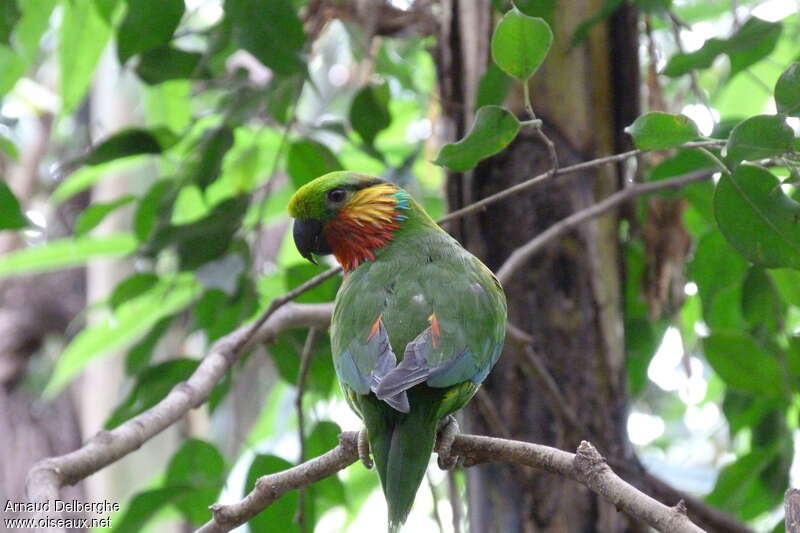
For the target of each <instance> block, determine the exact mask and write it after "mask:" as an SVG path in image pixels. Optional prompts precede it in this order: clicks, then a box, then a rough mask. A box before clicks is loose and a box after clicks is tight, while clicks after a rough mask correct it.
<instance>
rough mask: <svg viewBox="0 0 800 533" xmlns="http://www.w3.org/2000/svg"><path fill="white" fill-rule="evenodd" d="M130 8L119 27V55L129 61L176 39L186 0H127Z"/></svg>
mask: <svg viewBox="0 0 800 533" xmlns="http://www.w3.org/2000/svg"><path fill="white" fill-rule="evenodd" d="M127 1H128V11H127V12H126V13H125V18H124V19H123V20H122V23H121V24H120V26H119V28H118V29H117V57H119V62H120V63H121V64H125V62H126V61H127V60H128V59H130V58H131V57H133V56H135V55H136V54H140V53H142V52H146V51H147V50H152V49H153V48H156V47H158V46H161V45H163V44H167V43H168V42H169V41H170V40H171V39H172V34H173V33H174V32H175V29H176V28H177V27H178V24H179V23H180V21H181V17H183V12H184V9H185V6H184V3H183V0H127Z"/></svg>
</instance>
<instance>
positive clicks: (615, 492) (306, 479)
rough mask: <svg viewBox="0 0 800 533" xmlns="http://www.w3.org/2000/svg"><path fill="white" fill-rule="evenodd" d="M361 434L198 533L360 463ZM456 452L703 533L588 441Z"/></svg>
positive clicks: (274, 477) (657, 522)
mask: <svg viewBox="0 0 800 533" xmlns="http://www.w3.org/2000/svg"><path fill="white" fill-rule="evenodd" d="M357 441H358V434H357V433H355V432H346V433H342V434H341V435H340V436H339V442H340V443H339V445H338V446H337V447H336V448H334V449H333V450H331V451H329V452H327V453H326V454H324V455H321V456H319V457H316V458H315V459H312V460H310V461H307V462H305V463H302V464H299V465H297V466H295V467H293V468H290V469H288V470H284V471H283V472H277V473H275V474H270V475H266V476H263V477H261V478H259V479H258V481H256V486H255V487H254V488H253V490H252V491H250V493H249V494H247V495H246V496H245V497H244V499H242V500H241V501H239V502H237V503H234V504H230V505H220V504H215V505H212V506H211V511H212V513H213V518H212V519H211V520H210V521H209V522H207V523H206V524H205V525H203V526H202V527H201V528H200V529H198V530H197V533H224V532H227V531H231V530H232V529H234V528H235V527H237V526H239V525H241V524H244V523H245V522H247V521H248V520H249V519H251V518H252V517H254V516H255V515H256V514H258V513H259V512H261V511H262V510H263V509H264V508H266V507H267V506H269V505H270V504H272V503H273V502H274V501H275V500H277V499H278V498H280V497H281V496H282V495H283V494H285V493H286V492H288V491H290V490H296V489H299V488H301V487H305V486H307V485H309V484H311V483H315V482H317V481H319V480H321V479H323V478H325V477H327V476H331V475H334V474H335V473H336V472H338V471H339V470H343V469H344V468H346V467H348V466H349V465H351V464H353V463H354V462H356V461H357V460H358V450H357ZM452 452H453V453H454V454H457V455H459V456H462V457H465V458H466V459H467V463H468V464H470V465H475V464H479V463H485V462H505V463H512V464H517V465H523V466H529V467H532V468H537V469H539V470H545V471H547V472H552V473H554V474H558V475H562V476H564V477H567V478H570V479H573V480H575V481H577V482H578V483H581V484H583V485H585V486H586V487H588V488H589V489H591V490H592V491H594V492H596V493H597V494H599V495H601V496H603V497H604V498H606V499H607V500H608V501H610V502H611V503H613V504H614V505H616V506H617V508H618V509H620V510H622V511H624V512H625V513H627V514H628V515H630V516H632V517H634V518H637V519H639V520H641V521H643V522H646V523H647V524H649V525H650V526H652V527H654V528H656V529H657V530H659V531H665V532H670V533H701V532H702V531H703V530H702V529H700V528H699V527H697V526H696V525H694V524H693V523H692V522H691V520H689V518H688V517H687V516H686V507H685V505H684V504H683V502H682V501H679V502H676V505H675V506H674V507H668V506H666V505H664V504H662V503H660V502H658V501H656V500H654V499H653V498H651V497H650V496H648V495H646V494H644V493H643V492H640V491H638V490H637V489H636V488H634V487H633V486H631V485H629V484H628V483H626V482H625V481H624V480H623V479H622V478H620V477H619V476H617V475H616V474H615V473H614V472H613V471H612V470H611V468H609V466H608V464H606V461H605V459H604V458H603V457H602V456H601V455H600V454H599V453H598V452H597V450H596V449H595V448H594V446H592V445H591V444H589V443H588V442H586V441H584V442H582V443H581V445H580V446H579V447H578V451H577V453H575V454H572V453H569V452H565V451H562V450H558V449H556V448H551V447H549V446H542V445H540V444H532V443H528V442H521V441H514V440H507V439H499V438H494V437H482V436H477V435H458V436H457V437H456V439H455V441H454V442H453V447H452Z"/></svg>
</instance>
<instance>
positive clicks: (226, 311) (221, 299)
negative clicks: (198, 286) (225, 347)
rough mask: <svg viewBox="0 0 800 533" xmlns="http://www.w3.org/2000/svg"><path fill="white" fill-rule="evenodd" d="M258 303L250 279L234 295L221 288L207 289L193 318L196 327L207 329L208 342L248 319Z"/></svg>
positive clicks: (196, 306)
mask: <svg viewBox="0 0 800 533" xmlns="http://www.w3.org/2000/svg"><path fill="white" fill-rule="evenodd" d="M257 305H258V301H257V299H256V295H255V289H254V288H253V285H252V282H251V281H249V280H248V281H247V282H245V283H244V286H243V287H242V289H241V290H240V292H239V294H238V295H236V296H234V297H231V296H228V295H227V294H225V293H224V292H223V291H221V290H219V289H212V290H207V291H206V292H205V293H204V294H203V297H202V298H201V299H200V301H198V302H197V304H196V305H195V306H194V309H193V311H192V318H193V319H194V324H195V326H196V327H198V328H201V329H203V330H205V332H206V336H207V338H208V342H214V341H215V340H217V339H219V338H220V337H222V336H223V335H226V334H228V333H230V332H231V331H233V330H234V329H236V327H237V326H238V325H240V324H241V323H242V322H244V321H246V320H247V318H248V317H249V316H251V315H252V314H253V312H254V311H255V310H256V307H257Z"/></svg>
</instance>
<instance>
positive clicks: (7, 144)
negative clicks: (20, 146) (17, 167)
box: [0, 132, 19, 160]
mask: <svg viewBox="0 0 800 533" xmlns="http://www.w3.org/2000/svg"><path fill="white" fill-rule="evenodd" d="M0 151H2V152H4V153H5V154H6V155H7V156H8V157H9V158H11V159H13V160H17V159H18V158H19V151H18V150H17V146H16V145H15V144H14V141H12V140H11V139H9V138H8V137H6V136H5V135H4V134H3V133H2V132H0Z"/></svg>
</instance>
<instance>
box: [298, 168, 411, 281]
mask: <svg viewBox="0 0 800 533" xmlns="http://www.w3.org/2000/svg"><path fill="white" fill-rule="evenodd" d="M410 202H411V198H410V197H409V196H408V194H407V193H406V192H405V191H404V190H403V189H401V188H399V187H397V186H396V185H393V184H391V183H387V182H385V181H383V180H381V179H379V178H376V177H373V176H367V175H364V174H357V173H354V172H331V173H330V174H325V175H324V176H321V177H319V178H317V179H315V180H313V181H310V182H309V183H306V184H305V185H303V186H302V187H300V188H299V189H298V190H297V192H296V193H295V194H294V196H292V198H291V200H289V215H290V216H291V217H292V218H294V219H295V222H294V242H295V245H296V246H297V249H298V251H299V252H300V254H301V255H302V256H303V257H305V258H306V259H308V260H309V261H311V262H315V261H314V257H313V255H312V254H316V255H327V254H331V253H332V254H334V255H335V256H336V259H337V260H338V261H339V263H341V265H342V267H343V268H344V269H345V270H346V271H349V270H353V269H354V268H355V267H357V266H358V265H359V264H361V263H362V262H363V261H366V260H373V259H375V254H374V250H375V249H377V248H380V247H382V246H385V245H387V244H388V243H389V242H390V241H391V240H392V238H393V237H394V232H395V231H397V230H398V229H399V228H400V224H401V223H402V222H403V221H404V220H406V218H407V214H408V210H409V208H410Z"/></svg>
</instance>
